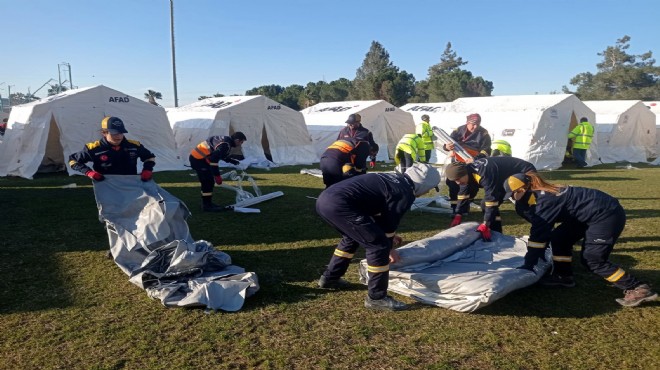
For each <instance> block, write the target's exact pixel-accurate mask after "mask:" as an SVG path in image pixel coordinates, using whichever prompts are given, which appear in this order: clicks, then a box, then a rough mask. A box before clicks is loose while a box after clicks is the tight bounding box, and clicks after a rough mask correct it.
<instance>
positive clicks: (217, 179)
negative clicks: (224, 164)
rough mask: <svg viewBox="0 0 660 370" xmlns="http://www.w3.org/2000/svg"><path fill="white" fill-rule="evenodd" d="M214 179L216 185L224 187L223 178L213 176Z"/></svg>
mask: <svg viewBox="0 0 660 370" xmlns="http://www.w3.org/2000/svg"><path fill="white" fill-rule="evenodd" d="M213 178H214V179H215V183H216V184H218V185H222V176H220V175H217V176H213Z"/></svg>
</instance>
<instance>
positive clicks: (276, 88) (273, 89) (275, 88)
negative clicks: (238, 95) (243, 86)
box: [245, 85, 284, 100]
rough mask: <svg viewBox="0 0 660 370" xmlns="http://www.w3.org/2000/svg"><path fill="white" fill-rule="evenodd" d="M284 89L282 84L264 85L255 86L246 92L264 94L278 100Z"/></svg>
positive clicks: (246, 93) (247, 93)
mask: <svg viewBox="0 0 660 370" xmlns="http://www.w3.org/2000/svg"><path fill="white" fill-rule="evenodd" d="M283 91H284V88H283V87H282V86H280V85H264V86H259V87H255V88H253V89H250V90H248V91H246V92H245V95H263V96H267V97H269V98H271V99H273V100H277V96H278V95H280V94H281V93H282V92H283Z"/></svg>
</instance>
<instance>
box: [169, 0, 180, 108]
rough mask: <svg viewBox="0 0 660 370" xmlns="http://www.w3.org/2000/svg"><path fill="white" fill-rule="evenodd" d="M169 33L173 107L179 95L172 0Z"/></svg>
mask: <svg viewBox="0 0 660 370" xmlns="http://www.w3.org/2000/svg"><path fill="white" fill-rule="evenodd" d="M170 34H171V36H172V81H173V82H174V107H178V106H179V97H178V95H177V91H176V57H175V54H176V53H175V52H174V0H170Z"/></svg>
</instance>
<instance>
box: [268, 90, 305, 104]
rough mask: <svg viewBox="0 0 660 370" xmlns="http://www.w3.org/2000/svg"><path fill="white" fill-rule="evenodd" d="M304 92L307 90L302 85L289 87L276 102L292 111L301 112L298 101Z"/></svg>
mask: <svg viewBox="0 0 660 370" xmlns="http://www.w3.org/2000/svg"><path fill="white" fill-rule="evenodd" d="M304 91H305V88H304V87H302V86H300V85H291V86H287V87H286V88H284V91H282V92H281V93H280V94H279V95H278V96H277V97H276V99H274V100H276V101H278V102H279V103H281V104H282V105H286V106H287V107H289V108H291V109H295V110H300V106H299V105H298V101H299V100H300V96H301V95H302V94H303V92H304Z"/></svg>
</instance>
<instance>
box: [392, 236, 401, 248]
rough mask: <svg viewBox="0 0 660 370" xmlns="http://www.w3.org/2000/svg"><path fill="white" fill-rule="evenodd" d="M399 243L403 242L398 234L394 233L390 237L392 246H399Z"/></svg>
mask: <svg viewBox="0 0 660 370" xmlns="http://www.w3.org/2000/svg"><path fill="white" fill-rule="evenodd" d="M401 244H403V239H401V237H400V236H398V235H394V237H392V248H397V247H400V246H401Z"/></svg>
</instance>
